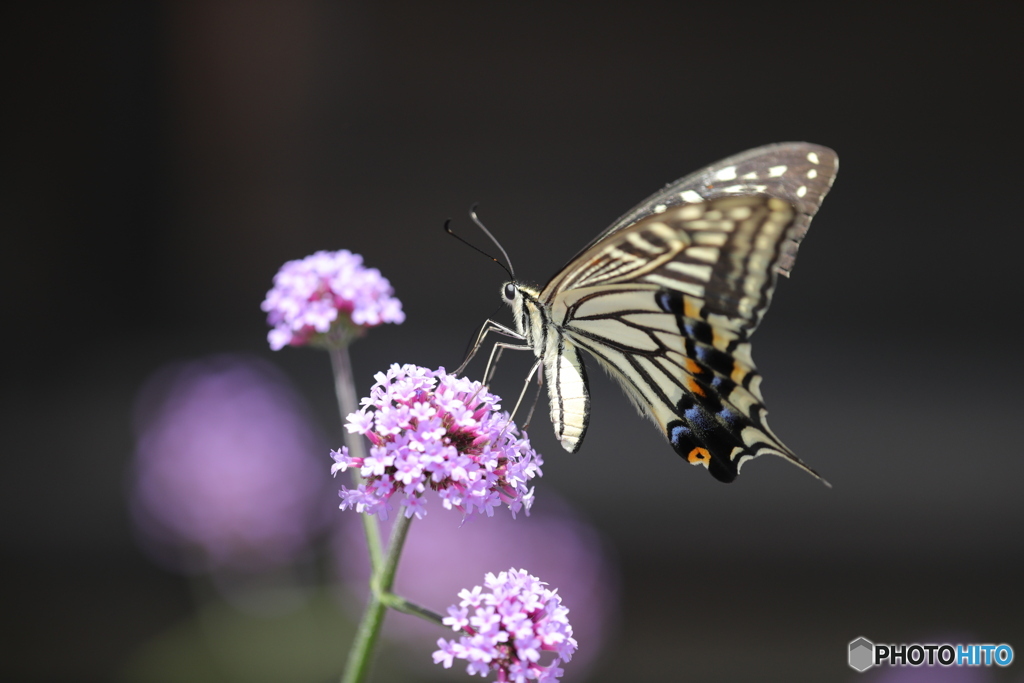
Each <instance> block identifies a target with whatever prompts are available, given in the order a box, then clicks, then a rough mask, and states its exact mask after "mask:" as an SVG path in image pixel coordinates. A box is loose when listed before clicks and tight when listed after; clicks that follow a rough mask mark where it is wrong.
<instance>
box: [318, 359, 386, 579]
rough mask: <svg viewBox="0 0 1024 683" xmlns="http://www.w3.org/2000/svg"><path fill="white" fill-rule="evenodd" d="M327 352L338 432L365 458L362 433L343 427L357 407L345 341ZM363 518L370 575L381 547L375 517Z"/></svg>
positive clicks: (381, 553) (355, 472) (375, 569)
mask: <svg viewBox="0 0 1024 683" xmlns="http://www.w3.org/2000/svg"><path fill="white" fill-rule="evenodd" d="M328 351H329V352H330V354H331V367H332V368H333V369H334V392H335V393H336V394H337V396H338V409H339V410H340V412H341V424H342V425H343V427H342V432H343V433H344V437H345V445H346V446H348V452H349V453H350V454H351V455H352V457H353V458H365V457H366V446H365V445H364V442H363V437H362V436H361V435H359V434H355V433H350V432H349V431H348V430H347V429H345V428H344V424H345V418H346V417H347V416H348V415H349V413H354V412H356V411H357V410H358V409H359V403H358V401H357V400H356V386H355V382H354V381H353V380H352V361H351V359H350V358H349V355H348V345H347V344H346V343H345V342H344V341H341V342H340V343H337V344H332V345H331V346H329V347H328ZM352 478H353V480H354V481H355V485H356V486H359V485H360V484H362V483H363V478H362V476H360V474H359V470H358V469H353V470H352ZM359 516H360V517H361V518H362V520H363V533H364V534H365V535H366V548H367V551H368V552H369V554H370V569H371V571H372V573H373V574H374V575H376V574H377V572H378V571H379V569H380V565H381V561H382V558H383V556H384V551H383V550H382V548H381V543H380V527H379V526H378V525H377V518H376V517H375V516H374V515H359Z"/></svg>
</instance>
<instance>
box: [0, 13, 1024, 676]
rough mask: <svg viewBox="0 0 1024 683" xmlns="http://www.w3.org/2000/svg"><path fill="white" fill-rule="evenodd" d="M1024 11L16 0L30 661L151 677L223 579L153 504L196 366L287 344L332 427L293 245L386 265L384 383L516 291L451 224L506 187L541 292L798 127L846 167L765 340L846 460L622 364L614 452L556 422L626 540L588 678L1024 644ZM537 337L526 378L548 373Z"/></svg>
mask: <svg viewBox="0 0 1024 683" xmlns="http://www.w3.org/2000/svg"><path fill="white" fill-rule="evenodd" d="M1020 7H1021V6H1020V5H1019V4H1015V3H984V2H974V3H931V4H924V3H922V4H920V5H917V6H915V7H909V6H895V5H894V6H885V5H878V6H875V5H850V6H847V7H846V9H840V8H839V7H838V6H833V5H831V4H827V3H817V4H800V3H765V4H762V5H760V6H754V5H741V4H735V3H665V4H654V3H650V4H647V3H645V4H629V5H626V4H622V5H611V4H596V5H595V4H586V5H582V4H581V5H579V6H575V7H570V6H568V5H565V6H562V5H559V6H554V5H548V4H514V5H513V4H508V5H501V6H497V5H492V4H487V5H483V4H476V3H430V4H428V3H409V4H398V3H350V4H330V5H328V4H320V3H311V2H291V3H266V2H249V3H242V2H239V3H225V4H220V3H202V4H201V3H195V4H179V3H169V4H164V5H159V4H157V5H153V4H143V3H124V4H103V3H81V4H78V3H73V4H64V5H60V4H45V5H44V4H39V5H37V4H28V3H26V4H23V5H21V6H19V7H17V8H15V9H7V10H5V11H4V12H5V15H4V17H3V18H2V24H0V25H2V31H3V38H2V41H0V42H2V45H3V50H4V64H5V68H4V76H5V78H4V81H5V82H6V87H5V93H4V107H3V109H4V111H5V114H6V116H5V118H6V119H7V121H8V123H7V124H6V125H5V127H4V145H3V147H4V151H3V155H2V157H3V178H2V182H0V212H2V213H0V215H2V225H3V236H4V238H3V244H4V249H3V254H4V258H3V268H0V278H2V279H3V282H2V290H0V291H3V292H4V293H5V297H4V309H5V318H6V324H5V325H4V334H3V341H4V344H5V352H4V354H3V363H4V380H3V394H2V395H3V404H2V405H3V408H2V412H0V415H2V420H3V427H2V430H3V431H2V434H3V445H4V449H3V450H4V462H5V463H6V472H5V474H4V477H3V480H2V481H3V484H2V489H0V505H2V506H3V509H2V515H3V516H2V518H3V524H2V527H0V528H2V534H3V536H2V544H0V552H2V557H0V567H2V570H0V571H2V572H3V585H4V588H3V590H2V599H3V602H4V607H3V608H2V613H3V618H2V621H3V627H4V629H5V630H6V631H8V633H7V634H6V635H5V636H4V637H3V641H4V642H5V643H6V646H10V647H11V651H10V652H8V653H6V654H3V656H2V661H3V663H2V664H0V670H2V669H7V668H10V677H6V676H5V677H6V678H7V679H8V680H37V681H58V680H76V681H102V680H115V679H119V678H123V676H124V674H123V673H121V672H122V666H123V664H124V662H125V661H126V659H127V658H128V657H130V656H131V654H132V653H133V652H134V651H135V650H136V649H137V648H138V647H139V646H140V644H141V643H143V642H144V641H145V640H146V639H148V638H151V637H154V636H155V635H156V634H159V633H160V632H161V631H162V630H164V629H166V628H168V627H169V626H170V625H172V624H174V623H175V622H176V621H177V620H180V619H182V618H184V617H185V616H187V615H188V614H189V612H190V610H191V609H192V607H191V605H192V602H191V597H190V595H189V590H188V588H187V587H186V585H185V583H184V582H183V580H182V579H180V578H178V577H176V576H174V575H172V574H169V573H167V572H164V571H163V570H161V569H159V568H157V567H156V566H155V565H153V564H152V563H150V562H149V561H148V560H147V559H146V558H145V557H144V556H143V555H142V553H141V552H140V551H139V550H138V549H137V547H136V545H135V544H134V543H133V541H132V537H131V534H130V531H129V528H130V525H129V521H128V517H127V512H126V509H125V504H124V490H125V489H124V486H125V485H124V481H125V472H126V468H127V465H128V462H129V459H130V457H131V453H132V448H133V436H132V432H131V423H130V414H131V405H132V400H133V397H134V395H135V392H136V391H137V390H138V388H139V387H140V386H141V384H142V383H143V381H144V380H145V379H146V377H148V376H149V375H150V374H151V373H152V372H153V371H154V370H156V369H157V368H158V367H160V366H161V365H162V364H164V363H166V362H168V361H171V360H176V359H187V358H194V357H199V356H203V355H207V354H211V353H219V352H228V351H230V352H251V353H254V354H258V355H260V356H263V357H265V358H268V359H271V360H272V361H273V362H274V363H275V364H277V365H278V366H279V367H281V368H282V369H283V370H284V371H285V372H287V373H288V375H289V376H290V377H291V378H292V379H293V380H294V381H295V382H296V383H298V385H299V386H300V388H301V390H302V392H303V394H304V395H305V397H306V398H307V399H308V400H309V402H310V403H311V405H312V406H314V410H315V411H316V417H317V419H318V421H319V422H320V424H321V425H322V427H323V429H324V430H325V431H326V432H327V433H329V434H331V435H333V436H334V437H336V436H337V434H338V433H339V425H338V422H337V417H336V414H335V412H334V410H335V409H334V406H333V403H332V401H333V396H332V391H331V384H330V377H329V375H328V372H329V369H328V364H327V359H326V357H325V356H324V355H323V354H320V353H317V352H313V351H308V350H295V349H286V350H284V351H282V352H279V353H276V354H275V353H271V352H270V351H269V350H268V349H267V347H266V342H265V335H266V330H267V328H266V324H265V322H264V316H263V314H262V312H261V311H260V310H259V304H260V302H261V301H262V298H263V296H264V294H265V292H266V290H267V289H268V288H269V286H270V283H271V278H272V276H273V274H274V272H275V271H276V270H277V268H278V267H279V266H280V265H281V263H283V262H284V261H285V260H288V259H293V258H301V257H303V256H305V255H307V254H309V253H311V252H313V251H315V250H318V249H340V248H348V249H351V250H353V251H356V252H359V253H361V254H363V255H364V256H365V258H366V261H367V263H368V265H370V266H375V267H379V268H380V269H381V270H382V271H383V273H384V275H385V276H386V277H388V278H389V279H390V280H391V282H392V284H393V285H394V287H395V290H396V293H397V296H398V297H399V298H401V300H402V301H403V303H404V307H405V311H406V313H407V315H408V320H407V322H406V323H405V324H404V325H402V326H401V327H394V326H387V327H385V328H382V329H380V330H376V331H374V332H373V336H372V342H364V343H360V344H358V345H356V346H355V347H354V348H353V355H354V358H355V363H356V366H357V367H356V373H357V380H358V382H359V386H360V390H361V391H363V392H365V390H366V389H367V388H368V387H369V384H370V382H371V381H372V380H371V377H372V374H373V373H374V372H376V371H378V370H380V369H383V368H384V367H386V365H387V364H389V363H391V362H413V363H419V364H422V365H428V366H437V365H442V364H443V365H446V366H447V367H449V368H451V367H454V366H455V365H456V364H457V363H458V361H459V360H460V358H461V356H462V352H463V349H464V347H465V344H466V342H467V341H468V339H469V337H470V335H471V334H472V332H473V331H474V329H475V328H476V326H477V325H478V324H479V323H480V322H481V321H482V320H483V319H484V318H485V317H488V316H490V315H492V314H494V313H495V309H496V307H497V306H498V305H499V303H498V302H499V299H498V290H499V285H500V283H501V282H502V275H503V274H502V273H501V271H499V269H498V268H496V267H495V266H494V265H493V264H490V263H488V262H487V261H486V260H485V259H483V258H482V257H480V256H478V255H476V254H474V253H473V252H471V251H470V250H468V249H467V248H465V247H464V246H462V245H460V244H458V243H456V242H455V241H454V240H452V239H450V238H447V237H445V236H444V235H443V233H442V231H441V225H442V222H443V221H444V219H445V218H446V217H448V216H454V217H455V223H454V225H455V226H456V228H457V229H458V230H460V231H461V232H462V233H464V234H466V235H469V236H471V237H472V238H474V239H477V235H476V234H475V233H474V232H473V229H472V227H471V226H470V224H469V222H468V219H467V218H466V214H465V211H466V209H467V207H468V206H469V205H470V204H471V203H472V202H474V201H479V202H480V203H481V208H480V213H481V216H482V218H483V219H484V221H485V222H486V223H487V224H488V226H489V227H490V228H491V230H492V231H493V232H495V233H496V234H497V235H498V236H499V238H500V239H501V240H502V242H503V243H504V246H505V248H506V249H507V250H508V252H509V254H510V255H511V257H512V260H513V262H514V263H515V265H516V268H517V271H518V273H519V274H520V277H523V278H524V279H528V280H533V281H537V282H543V281H544V280H546V278H547V277H549V276H550V275H551V274H552V273H554V272H555V270H556V269H557V268H558V267H559V266H560V265H562V263H563V262H564V261H565V260H566V259H567V258H568V257H569V256H571V255H572V254H573V253H575V251H576V249H577V248H578V247H579V246H581V245H582V244H583V243H585V242H586V241H588V240H589V239H590V238H591V237H592V236H593V235H594V234H596V233H597V232H598V231H599V230H601V229H602V228H604V227H605V226H606V225H607V224H608V223H610V222H611V221H612V220H613V219H614V218H616V217H617V216H618V215H619V214H621V213H623V212H624V211H625V210H626V209H628V208H629V207H631V206H632V205H633V204H635V203H636V202H638V201H639V200H640V199H642V198H643V197H645V196H646V195H648V194H649V193H651V192H652V191H654V190H655V189H657V188H659V187H661V185H662V184H664V183H665V182H667V181H670V180H673V179H675V178H677V177H679V176H682V175H684V174H686V173H688V172H690V171H692V170H695V169H696V168H698V167H700V166H702V165H704V164H706V163H708V162H711V161H713V160H715V159H718V158H721V157H723V156H726V155H729V154H733V153H736V152H739V151H741V150H744V149H747V148H749V147H754V146H757V145H760V144H764V143H768V142H776V141H783V140H809V141H813V142H817V143H821V144H825V145H828V146H830V147H833V148H834V149H836V150H837V151H838V153H839V156H840V158H841V160H842V164H841V168H840V173H839V177H838V180H837V182H836V185H835V188H834V190H833V192H832V194H831V195H829V197H828V199H827V200H826V202H825V204H824V206H823V208H822V211H821V213H820V214H819V215H818V218H817V219H816V220H815V222H814V225H813V227H812V230H811V232H810V235H809V237H808V239H807V240H806V241H805V243H804V245H803V247H802V249H801V252H800V254H801V255H800V260H799V262H798V264H797V267H796V269H795V272H794V277H793V278H792V280H791V281H788V282H784V283H782V284H781V285H780V287H779V290H778V292H777V295H776V299H775V304H774V306H773V309H772V311H771V313H769V315H768V316H767V318H766V320H765V323H764V324H763V325H762V327H761V330H760V331H759V333H758V335H757V337H756V343H755V347H756V348H755V358H756V360H757V361H758V364H759V367H760V369H761V370H762V372H763V374H764V375H765V378H766V379H765V384H764V386H765V392H766V396H767V399H768V405H769V407H770V408H771V410H772V421H771V423H772V426H773V428H774V430H775V432H776V433H777V434H779V435H780V436H781V437H782V438H783V439H784V440H785V442H786V443H787V444H788V445H789V446H790V447H792V448H793V449H794V450H795V451H796V452H797V453H799V454H800V455H801V457H802V458H804V459H805V460H806V461H807V462H808V463H810V464H811V465H812V466H814V467H815V468H817V469H818V470H819V471H820V472H822V474H823V475H824V476H826V477H827V478H828V479H829V480H830V481H831V482H832V483H833V485H834V488H833V489H831V490H829V489H826V488H825V487H823V486H821V485H820V484H818V483H817V482H815V481H814V480H813V479H811V478H810V477H808V476H806V475H805V474H803V473H801V472H800V471H798V470H797V469H796V468H793V467H790V466H788V465H786V464H785V463H783V462H781V461H779V460H775V459H761V460H758V461H756V462H754V463H752V464H748V465H747V467H746V468H745V469H744V471H743V476H742V477H740V479H739V480H737V482H736V483H734V484H732V485H729V486H724V485H721V484H719V483H717V482H715V481H714V480H712V478H711V477H709V476H708V475H707V474H706V473H705V472H703V471H700V470H697V469H693V468H690V467H689V466H687V465H685V464H684V463H683V462H682V461H681V460H680V459H679V458H677V457H676V456H675V455H673V454H672V451H671V449H670V448H669V447H668V446H667V445H666V444H665V443H664V440H663V439H662V438H661V437H660V436H659V435H658V434H657V433H656V432H655V430H653V429H652V428H651V427H650V426H649V425H647V424H645V423H643V422H642V421H641V420H640V419H639V418H638V417H637V416H636V415H635V414H634V412H633V411H632V409H631V408H630V407H629V406H628V402H627V401H626V400H625V399H624V398H623V397H622V396H621V395H619V391H618V390H617V389H616V388H615V387H614V386H613V385H611V383H610V382H609V381H608V380H607V379H606V378H604V377H603V376H602V375H601V373H600V372H598V371H596V368H592V371H591V377H592V383H593V384H594V388H593V394H594V413H595V418H594V421H593V426H592V428H591V431H590V433H589V435H588V439H587V442H586V444H585V446H584V448H583V450H582V452H581V453H579V454H577V455H575V456H570V455H568V454H565V453H564V452H562V451H561V449H560V448H559V447H558V446H557V444H556V443H555V442H554V439H553V438H552V437H551V434H550V430H549V429H548V428H547V425H546V424H544V421H543V420H540V421H538V422H537V424H536V425H535V427H536V428H535V429H534V430H533V432H532V436H533V439H534V443H535V446H536V447H537V448H538V450H540V451H541V452H543V453H544V454H545V455H546V458H547V461H548V462H547V466H546V468H545V479H544V481H543V482H542V484H541V487H540V490H539V495H541V496H543V492H544V488H545V487H550V488H551V490H553V491H558V492H559V493H561V494H562V495H563V496H564V497H566V498H568V499H569V500H570V501H571V502H572V503H574V504H575V505H576V506H577V507H579V508H580V509H581V510H583V511H584V513H585V514H586V515H588V516H589V517H590V519H591V520H592V521H593V522H594V523H595V524H596V525H597V526H598V527H600V528H601V529H603V530H604V532H605V533H606V534H607V536H608V537H609V539H610V540H611V541H612V542H613V543H614V544H615V548H616V552H617V554H618V557H619V559H620V561H621V564H622V568H621V571H622V578H623V618H624V621H623V627H622V631H621V635H620V637H619V638H618V639H617V640H616V641H614V642H613V643H612V644H610V645H609V646H608V651H607V653H606V659H605V660H604V665H603V666H602V667H600V668H599V669H598V670H597V671H596V672H594V673H593V674H592V676H591V678H590V680H592V681H617V680H622V679H623V678H624V677H626V676H629V677H630V678H631V679H632V680H638V681H646V680H691V681H737V680H751V681H753V680H758V681H762V680H773V679H774V680H787V681H824V680H851V681H852V680H865V681H867V680H881V679H877V678H875V679H872V678H871V675H870V674H866V675H863V676H861V675H858V674H855V673H854V672H852V671H851V670H850V669H849V668H848V667H847V666H846V662H845V656H846V655H845V650H846V645H847V643H848V642H849V641H850V640H852V639H853V638H855V637H857V636H860V635H863V636H866V637H868V638H870V639H872V640H874V641H876V642H890V643H893V642H896V643H898V642H915V641H916V642H929V641H936V640H938V641H939V642H942V640H943V639H959V640H960V641H962V642H990V643H1001V642H1006V643H1009V644H1011V645H1013V646H1015V647H1016V648H1017V651H1018V653H1024V619H1022V618H1021V613H1022V607H1024V589H1022V587H1021V583H1020V580H1019V579H1020V576H1021V575H1022V574H1024V548H1022V544H1021V538H1022V537H1024V509H1022V503H1021V497H1020V496H1021V493H1020V491H1021V479H1022V475H1024V461H1022V459H1021V457H1020V455H1021V454H1020V433H1021V431H1020V425H1021V423H1022V419H1021V416H1020V414H1021V409H1022V408H1024V400H1022V399H1021V391H1020V380H1021V378H1022V377H1024V372H1022V371H1024V361H1022V359H1021V355H1020V342H1019V340H1020V332H1019V324H1018V320H1017V318H1018V316H1019V315H1020V313H1021V304H1020V302H1021V294H1022V290H1024V287H1022V285H1021V275H1020V273H1021V270H1020V265H1019V264H1020V248H1021V246H1022V244H1024V239H1022V235H1024V222H1022V219H1021V215H1022V208H1021V197H1022V190H1021V183H1022V180H1024V166H1022V154H1021V153H1022V151H1024V148H1022V145H1021V132H1020V129H1021V123H1022V121H1024V117H1022V108H1021V106H1020V104H1021V103H1020V100H1021V77H1020V73H1021V72H1020V69H1021V65H1022V64H1024V54H1022V50H1021V40H1020V37H1019V35H1018V33H1019V30H1020V27H1021V25H1024V12H1022V10H1021V9H1020ZM499 315H502V316H504V315H507V314H505V313H503V312H499ZM503 367H504V370H503V373H502V374H503V375H504V378H505V380H504V381H505V382H507V384H504V385H503V384H502V383H501V382H499V384H498V385H497V386H496V389H497V390H498V391H499V393H503V394H505V395H506V396H508V395H511V394H512V393H513V392H514V391H515V390H516V388H517V384H516V382H517V380H516V378H517V377H518V376H519V372H520V367H521V369H522V371H524V372H525V369H526V367H527V366H526V362H525V359H515V360H510V361H509V362H508V364H507V365H505V366H503ZM476 372H480V369H479V368H477V369H476ZM332 445H337V444H336V443H334V442H333V441H332ZM326 504H328V505H334V503H333V502H327V503H326ZM339 514H340V513H339ZM438 607H440V606H438ZM567 671H568V675H567V678H566V680H574V679H573V676H572V669H571V665H570V666H569V667H567ZM876 673H877V672H876ZM464 677H465V674H463V673H462V672H461V671H458V672H455V671H453V672H449V673H448V675H447V677H446V678H445V680H452V681H454V680H462V679H464ZM1022 678H1024V674H1022V673H1021V663H1020V662H1017V663H1015V664H1014V665H1013V666H1012V667H1011V668H1010V669H1009V670H1006V671H996V672H992V678H991V680H1000V681H1003V680H1021V679H1022ZM972 680H976V679H972ZM986 680H987V679H986Z"/></svg>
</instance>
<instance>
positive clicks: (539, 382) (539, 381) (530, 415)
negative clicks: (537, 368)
mask: <svg viewBox="0 0 1024 683" xmlns="http://www.w3.org/2000/svg"><path fill="white" fill-rule="evenodd" d="M529 383H530V377H529V375H527V377H526V384H529ZM543 387H544V373H543V372H538V373H537V393H536V394H534V395H533V405H531V406H530V412H529V413H527V414H526V421H525V422H523V431H524V432H525V431H526V430H527V429H529V427H530V421H531V420H532V419H533V411H534V410H536V409H537V403H538V402H539V401H540V391H541V389H542V388H543Z"/></svg>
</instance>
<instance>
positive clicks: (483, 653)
mask: <svg viewBox="0 0 1024 683" xmlns="http://www.w3.org/2000/svg"><path fill="white" fill-rule="evenodd" d="M459 597H460V598H461V599H462V600H461V602H459V604H458V605H457V606H456V605H452V606H451V607H449V608H448V616H447V617H445V618H444V623H445V624H447V625H448V626H451V627H452V630H453V631H464V632H465V633H466V635H464V636H462V637H460V638H459V639H458V640H457V641H456V640H445V639H444V638H439V639H438V641H437V646H438V648H440V649H438V650H437V651H436V652H434V663H435V664H443V665H444V667H445V668H446V669H448V668H450V667H451V666H452V663H453V662H454V660H456V659H464V660H466V661H467V662H468V665H467V666H466V672H467V673H468V674H470V675H473V674H479V675H481V676H486V675H487V674H488V673H489V672H490V671H491V670H493V671H495V672H497V678H496V679H495V680H496V681H498V682H499V683H506V682H509V683H527V681H538V682H540V681H557V680H558V679H559V677H560V676H561V675H562V673H564V672H563V670H562V669H561V668H560V666H559V665H560V664H562V663H563V662H568V661H569V660H570V659H572V655H573V653H574V652H576V640H575V639H574V638H573V637H572V626H571V625H570V624H569V620H568V619H566V615H567V614H568V613H569V610H568V609H566V608H565V607H563V606H562V598H560V597H559V596H558V592H557V591H553V590H549V589H548V588H547V584H546V583H544V582H543V581H541V580H540V579H538V578H537V577H536V576H531V575H530V574H529V573H528V572H527V571H526V570H525V569H518V570H517V569H509V570H508V571H507V572H501V573H500V574H498V575H497V576H495V575H494V574H490V573H488V574H487V576H485V577H484V586H483V588H481V587H480V586H474V587H473V589H472V590H465V589H464V590H462V591H461V592H459ZM543 651H549V652H554V653H555V655H556V656H555V658H554V659H553V660H552V661H551V662H550V663H549V664H546V665H544V664H541V663H540V659H541V652H543Z"/></svg>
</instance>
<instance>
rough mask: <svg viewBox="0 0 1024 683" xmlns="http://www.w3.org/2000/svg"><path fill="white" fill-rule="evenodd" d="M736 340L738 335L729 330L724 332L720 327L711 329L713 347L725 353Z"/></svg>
mask: <svg viewBox="0 0 1024 683" xmlns="http://www.w3.org/2000/svg"><path fill="white" fill-rule="evenodd" d="M734 339H736V335H735V334H734V333H733V332H731V331H729V330H723V329H720V328H718V327H712V328H711V345H712V346H714V347H715V348H716V349H718V350H719V351H725V350H726V349H727V348H729V343H730V342H731V341H733V340H734Z"/></svg>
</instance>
